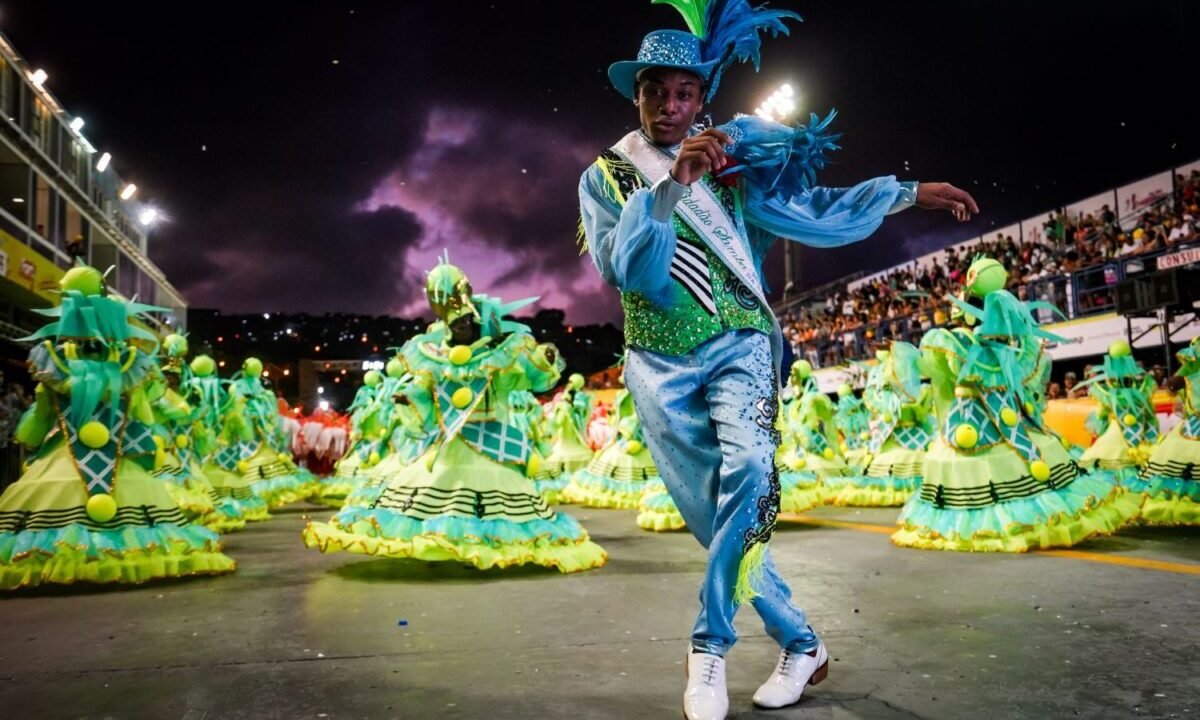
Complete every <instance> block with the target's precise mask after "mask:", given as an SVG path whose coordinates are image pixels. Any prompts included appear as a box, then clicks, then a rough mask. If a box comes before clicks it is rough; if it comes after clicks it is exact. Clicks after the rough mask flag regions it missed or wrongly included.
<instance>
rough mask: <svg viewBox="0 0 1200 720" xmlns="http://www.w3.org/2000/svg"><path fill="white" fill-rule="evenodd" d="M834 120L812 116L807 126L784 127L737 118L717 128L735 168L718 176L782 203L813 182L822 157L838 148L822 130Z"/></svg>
mask: <svg viewBox="0 0 1200 720" xmlns="http://www.w3.org/2000/svg"><path fill="white" fill-rule="evenodd" d="M836 117H837V111H836V110H831V111H829V114H828V115H826V116H825V119H824V120H822V119H821V118H819V117H818V116H817V115H816V113H813V114H812V115H810V116H809V121H808V124H807V125H797V126H795V127H789V126H787V125H781V124H780V123H777V122H774V121H772V120H766V119H764V118H761V117H758V116H755V115H739V116H737V117H735V118H734V119H733V120H732V121H730V122H728V123H726V124H724V125H722V126H721V127H720V129H721V131H723V132H724V133H725V134H726V135H728V136H729V138H730V140H732V141H733V144H732V145H729V146H727V147H726V149H725V151H726V153H728V154H729V155H730V156H731V157H733V159H735V160H737V164H735V165H732V166H730V167H728V168H726V169H725V170H722V171H721V172H720V173H719V176H725V175H730V174H734V173H737V174H740V175H741V176H742V177H744V178H745V179H746V182H747V183H748V184H750V185H752V186H754V187H755V188H758V189H759V190H761V191H762V192H763V193H764V194H765V195H766V196H767V197H779V199H781V200H783V201H785V202H786V201H788V200H791V199H793V198H795V197H796V196H799V195H803V194H804V193H806V192H808V191H809V190H811V189H812V188H813V186H814V185H816V183H817V171H818V170H823V169H824V168H825V166H826V165H828V164H829V157H828V155H826V153H829V152H831V151H833V150H839V149H841V146H839V145H838V144H837V141H838V140H839V139H840V138H841V137H842V136H841V133H831V132H829V131H828V129H829V125H830V123H832V122H833V119H834V118H836Z"/></svg>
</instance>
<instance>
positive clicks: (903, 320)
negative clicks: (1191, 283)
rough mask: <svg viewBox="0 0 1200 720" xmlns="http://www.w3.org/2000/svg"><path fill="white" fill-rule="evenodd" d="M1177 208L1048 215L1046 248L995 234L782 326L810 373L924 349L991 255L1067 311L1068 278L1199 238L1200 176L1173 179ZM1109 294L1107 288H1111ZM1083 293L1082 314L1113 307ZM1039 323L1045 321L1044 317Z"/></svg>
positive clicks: (1023, 286) (1015, 288) (792, 316)
mask: <svg viewBox="0 0 1200 720" xmlns="http://www.w3.org/2000/svg"><path fill="white" fill-rule="evenodd" d="M1175 187H1176V191H1175V197H1174V198H1173V200H1174V203H1168V202H1159V203H1157V204H1155V205H1154V206H1152V207H1150V208H1148V209H1147V210H1146V211H1145V212H1144V213H1143V214H1142V215H1141V216H1140V218H1136V219H1135V218H1130V219H1124V221H1123V222H1124V225H1125V227H1124V228H1122V226H1121V224H1120V223H1118V217H1117V213H1116V212H1115V211H1114V210H1113V209H1112V208H1111V207H1109V206H1108V205H1105V206H1103V207H1102V208H1101V210H1100V211H1099V212H1097V213H1092V214H1085V215H1082V216H1075V217H1072V216H1071V215H1070V214H1068V213H1067V212H1065V211H1063V210H1059V211H1057V212H1055V213H1052V214H1051V216H1050V218H1049V219H1048V220H1047V221H1046V223H1045V226H1044V240H1042V241H1040V242H1038V241H1035V240H1032V239H1030V240H1026V241H1024V242H1022V241H1018V240H1015V239H1014V238H1013V237H1012V236H1011V235H1005V234H1003V233H998V234H997V235H996V236H995V237H994V238H993V239H983V240H981V241H980V242H978V243H976V244H975V245H972V246H970V247H968V248H966V249H965V250H963V249H956V248H953V247H952V248H949V249H947V250H946V251H945V252H944V253H942V254H941V255H940V256H938V257H935V258H934V259H933V260H932V262H930V263H928V264H926V265H918V264H917V263H916V262H915V261H914V262H913V263H912V264H911V265H905V266H902V267H898V268H896V269H895V270H893V271H891V272H889V273H887V274H886V275H884V276H882V277H876V278H873V279H871V280H868V281H866V282H862V283H860V284H859V285H857V286H856V287H854V288H853V289H849V288H848V287H846V286H843V287H842V288H841V290H839V291H835V292H833V293H830V294H829V295H827V296H826V297H825V298H824V299H823V301H812V302H805V303H800V304H799V305H797V306H794V307H793V308H791V309H790V310H788V311H786V312H785V313H783V315H782V316H781V318H780V321H781V323H782V325H783V328H784V335H785V337H786V338H787V339H788V340H789V341H790V343H791V345H792V347H793V350H794V351H795V353H796V357H798V358H805V359H807V360H808V361H809V362H810V363H812V365H813V366H814V367H822V366H829V365H837V364H840V363H843V362H845V361H847V360H854V359H862V358H866V357H869V356H870V355H872V354H873V353H874V350H875V349H876V348H877V347H882V346H884V345H886V344H887V343H888V342H890V341H891V340H893V339H899V340H907V341H909V342H919V341H920V338H921V335H922V334H923V333H924V332H925V331H926V330H928V329H929V328H931V327H937V326H940V325H943V324H945V323H946V322H948V320H949V318H950V311H951V303H950V301H949V300H948V299H947V296H949V295H951V294H955V293H957V291H958V289H959V287H960V286H961V284H962V277H963V276H964V275H965V274H966V272H967V267H968V266H969V265H970V264H971V261H972V260H973V259H974V258H975V256H976V255H979V254H986V255H990V256H992V257H995V258H996V259H998V260H1000V261H1001V262H1002V263H1004V265H1005V267H1007V268H1008V270H1009V280H1008V283H1009V289H1010V290H1012V292H1013V293H1015V294H1016V295H1017V296H1018V297H1020V298H1021V299H1023V300H1047V301H1050V302H1052V303H1054V304H1055V305H1057V306H1058V307H1059V308H1061V309H1063V310H1064V312H1065V311H1066V309H1067V303H1068V297H1067V291H1068V287H1067V283H1066V281H1065V279H1066V277H1067V276H1068V275H1069V274H1071V273H1073V272H1076V271H1079V270H1084V269H1087V268H1090V267H1096V266H1101V265H1103V264H1104V263H1106V262H1108V261H1111V260H1114V259H1117V258H1124V257H1127V256H1134V255H1142V254H1147V253H1154V252H1159V251H1162V250H1165V249H1168V248H1172V247H1176V246H1179V245H1183V244H1187V243H1192V242H1194V241H1196V240H1197V239H1200V238H1198V235H1200V171H1192V173H1191V175H1190V176H1189V177H1186V178H1185V177H1183V176H1182V175H1179V176H1176V178H1175ZM1109 284H1110V285H1111V283H1109ZM1101 290H1102V292H1100V293H1096V292H1089V293H1080V294H1079V298H1078V301H1079V304H1080V308H1079V309H1080V310H1081V311H1087V310H1088V309H1089V308H1091V307H1107V306H1108V305H1111V303H1112V294H1111V287H1106V288H1102V289H1101ZM1045 315H1046V316H1045V317H1043V318H1042V319H1043V321H1049V320H1050V319H1051V318H1050V317H1049V313H1048V311H1047V312H1046V313H1045Z"/></svg>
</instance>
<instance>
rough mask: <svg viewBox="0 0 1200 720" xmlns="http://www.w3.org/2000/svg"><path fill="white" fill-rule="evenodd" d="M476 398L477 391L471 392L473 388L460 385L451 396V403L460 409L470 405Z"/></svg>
mask: <svg viewBox="0 0 1200 720" xmlns="http://www.w3.org/2000/svg"><path fill="white" fill-rule="evenodd" d="M474 399H475V393H473V392H471V388H468V387H460V388H459V389H457V390H455V391H454V394H453V395H451V396H450V403H451V404H452V405H454V407H456V408H458V409H459V410H462V409H464V408H466V407H467V406H468V405H470V404H471V401H472V400H474Z"/></svg>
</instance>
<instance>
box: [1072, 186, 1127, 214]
mask: <svg viewBox="0 0 1200 720" xmlns="http://www.w3.org/2000/svg"><path fill="white" fill-rule="evenodd" d="M1105 205H1107V206H1108V208H1109V209H1110V210H1112V211H1113V212H1116V210H1117V194H1116V191H1114V190H1105V191H1104V192H1102V193H1100V194H1099V195H1093V196H1091V197H1090V198H1088V199H1086V200H1080V201H1079V202H1077V203H1073V204H1071V205H1068V206H1067V217H1068V218H1070V219H1072V220H1075V221H1078V220H1079V219H1080V218H1082V217H1083V216H1085V215H1091V216H1092V217H1094V218H1096V220H1099V219H1100V216H1101V214H1102V213H1103V212H1104V206H1105Z"/></svg>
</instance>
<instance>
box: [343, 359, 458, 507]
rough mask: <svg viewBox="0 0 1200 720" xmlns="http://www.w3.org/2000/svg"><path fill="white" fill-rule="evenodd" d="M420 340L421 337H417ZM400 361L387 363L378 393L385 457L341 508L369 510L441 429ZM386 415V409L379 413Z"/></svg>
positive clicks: (368, 473) (381, 450) (365, 472)
mask: <svg viewBox="0 0 1200 720" xmlns="http://www.w3.org/2000/svg"><path fill="white" fill-rule="evenodd" d="M418 337H419V336H418ZM404 367H405V365H404V363H403V362H402V361H400V360H399V359H395V358H394V359H392V360H389V361H388V364H387V373H388V378H387V380H386V381H385V388H384V390H383V391H382V392H381V393H380V394H379V403H380V404H381V405H382V406H384V408H385V409H386V416H387V418H388V423H387V425H386V426H384V427H383V428H382V429H381V430H382V433H383V434H384V435H385V436H386V437H387V442H386V443H385V444H384V445H383V446H382V447H381V448H380V450H379V452H382V453H383V458H382V459H381V460H379V461H378V462H373V461H374V457H369V458H368V460H369V461H372V464H371V466H370V467H368V468H367V469H366V470H364V471H363V473H362V474H361V475H360V478H361V479H360V480H359V481H358V485H357V487H355V488H354V489H353V490H351V491H350V493H349V494H348V495H347V496H346V502H345V503H344V504H343V505H342V507H351V506H356V507H368V506H370V505H371V504H372V503H374V502H375V501H376V499H378V497H379V495H380V493H382V492H383V491H384V489H386V488H387V485H388V483H389V482H391V480H392V478H393V477H395V476H396V474H397V473H399V472H400V471H401V470H403V469H404V468H406V467H408V466H409V465H411V464H412V463H414V462H416V461H417V459H418V458H420V457H421V456H422V455H424V454H425V451H426V450H428V449H429V446H430V445H431V444H433V441H434V440H435V439H437V436H438V434H439V430H438V427H437V418H436V417H434V414H433V413H432V408H430V407H421V406H420V405H419V404H418V402H417V400H418V399H419V393H417V392H416V389H415V388H414V387H413V376H412V375H409V374H407V373H406V372H405V371H404ZM380 414H381V415H382V414H384V409H381V410H380Z"/></svg>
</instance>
